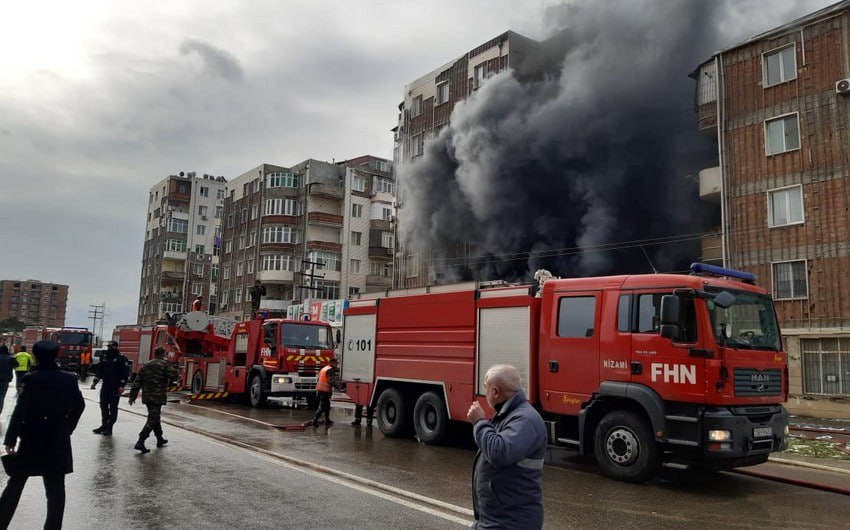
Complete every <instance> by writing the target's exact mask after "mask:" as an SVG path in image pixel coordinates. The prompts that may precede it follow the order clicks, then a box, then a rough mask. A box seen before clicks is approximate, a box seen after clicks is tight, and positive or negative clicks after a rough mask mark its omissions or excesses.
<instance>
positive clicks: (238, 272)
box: [236, 261, 245, 278]
mask: <svg viewBox="0 0 850 530" xmlns="http://www.w3.org/2000/svg"><path fill="white" fill-rule="evenodd" d="M243 265H244V263H242V262H241V261H240V262H239V263H237V264H236V277H237V278H238V277H240V276H242V272H243V269H244V268H245V267H244V266H243Z"/></svg>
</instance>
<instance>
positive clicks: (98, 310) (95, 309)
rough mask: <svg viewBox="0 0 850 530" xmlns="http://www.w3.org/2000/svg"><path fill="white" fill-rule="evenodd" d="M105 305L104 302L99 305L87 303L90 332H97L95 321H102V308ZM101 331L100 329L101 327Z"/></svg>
mask: <svg viewBox="0 0 850 530" xmlns="http://www.w3.org/2000/svg"><path fill="white" fill-rule="evenodd" d="M105 307H106V304H105V303H104V304H101V305H94V304H90V305H89V318H91V332H92V334H97V321H98V320H101V321H103V310H104V308H105ZM101 332H102V329H101Z"/></svg>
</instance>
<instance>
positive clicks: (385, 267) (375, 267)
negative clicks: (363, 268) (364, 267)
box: [369, 261, 390, 277]
mask: <svg viewBox="0 0 850 530" xmlns="http://www.w3.org/2000/svg"><path fill="white" fill-rule="evenodd" d="M369 274H372V275H374V276H385V277H389V276H390V264H389V263H378V262H376V261H370V262H369Z"/></svg>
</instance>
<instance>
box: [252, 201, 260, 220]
mask: <svg viewBox="0 0 850 530" xmlns="http://www.w3.org/2000/svg"><path fill="white" fill-rule="evenodd" d="M259 215H260V205H259V204H255V205H253V206H251V219H256V218H257V217H258V216H259Z"/></svg>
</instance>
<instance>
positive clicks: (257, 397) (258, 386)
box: [248, 372, 268, 408]
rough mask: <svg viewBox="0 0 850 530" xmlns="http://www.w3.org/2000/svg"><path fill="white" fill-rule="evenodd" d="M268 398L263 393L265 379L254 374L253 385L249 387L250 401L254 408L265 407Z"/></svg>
mask: <svg viewBox="0 0 850 530" xmlns="http://www.w3.org/2000/svg"><path fill="white" fill-rule="evenodd" d="M267 398H268V396H267V395H266V393H265V392H263V377H262V376H261V375H260V374H258V373H256V372H254V374H252V375H251V383H250V385H249V386H248V400H249V401H250V403H251V406H252V407H254V408H260V407H264V406H265V405H266V400H267Z"/></svg>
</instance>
